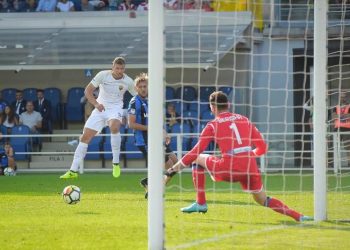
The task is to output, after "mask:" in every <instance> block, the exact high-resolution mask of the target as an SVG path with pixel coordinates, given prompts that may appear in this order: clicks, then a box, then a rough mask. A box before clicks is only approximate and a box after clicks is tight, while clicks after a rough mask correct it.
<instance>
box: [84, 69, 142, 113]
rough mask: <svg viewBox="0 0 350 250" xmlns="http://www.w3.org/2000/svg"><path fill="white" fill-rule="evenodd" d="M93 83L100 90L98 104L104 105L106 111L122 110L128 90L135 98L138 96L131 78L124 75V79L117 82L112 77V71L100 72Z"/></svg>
mask: <svg viewBox="0 0 350 250" xmlns="http://www.w3.org/2000/svg"><path fill="white" fill-rule="evenodd" d="M91 83H92V84H93V85H94V86H95V87H96V88H97V87H99V88H100V93H99V95H98V98H97V102H99V103H101V104H103V105H104V107H105V108H106V109H108V108H115V107H119V108H122V107H123V97H124V94H125V92H126V91H127V90H128V91H129V92H130V94H131V95H133V96H134V95H136V94H137V92H136V90H135V88H134V81H133V80H132V79H131V78H130V77H129V76H127V75H126V74H124V75H123V78H121V79H119V80H116V79H114V77H113V76H112V71H111V70H103V71H100V72H98V73H97V75H96V76H95V77H94V78H93V79H92V81H91Z"/></svg>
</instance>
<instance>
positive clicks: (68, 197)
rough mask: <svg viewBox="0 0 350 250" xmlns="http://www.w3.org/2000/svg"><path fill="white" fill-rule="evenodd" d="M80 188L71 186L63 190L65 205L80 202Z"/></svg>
mask: <svg viewBox="0 0 350 250" xmlns="http://www.w3.org/2000/svg"><path fill="white" fill-rule="evenodd" d="M80 195H81V193H80V188H79V187H77V186H74V185H69V186H67V187H65V188H64V189H63V192H62V197H63V200H64V202H65V203H67V204H69V205H73V204H77V203H78V202H79V201H80Z"/></svg>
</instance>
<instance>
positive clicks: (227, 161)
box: [206, 153, 263, 193]
mask: <svg viewBox="0 0 350 250" xmlns="http://www.w3.org/2000/svg"><path fill="white" fill-rule="evenodd" d="M206 165H207V166H206V168H207V170H208V171H209V173H210V175H211V176H212V178H213V179H214V181H226V182H239V183H240V184H241V186H242V189H243V190H244V191H247V192H250V193H258V192H260V191H262V189H263V183H262V180H261V174H260V171H259V169H258V166H257V164H256V160H255V158H254V157H250V156H249V153H242V154H239V155H237V156H234V157H223V158H219V157H216V156H213V155H210V156H208V158H207V159H206Z"/></svg>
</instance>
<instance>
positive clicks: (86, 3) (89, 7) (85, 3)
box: [81, 0, 94, 11]
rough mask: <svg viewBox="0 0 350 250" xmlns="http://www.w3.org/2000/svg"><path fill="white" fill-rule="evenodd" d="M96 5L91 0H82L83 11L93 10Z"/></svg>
mask: <svg viewBox="0 0 350 250" xmlns="http://www.w3.org/2000/svg"><path fill="white" fill-rule="evenodd" d="M93 10H94V6H93V5H92V4H91V3H90V1H89V0H81V11H93Z"/></svg>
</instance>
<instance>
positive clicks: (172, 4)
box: [163, 0, 181, 10]
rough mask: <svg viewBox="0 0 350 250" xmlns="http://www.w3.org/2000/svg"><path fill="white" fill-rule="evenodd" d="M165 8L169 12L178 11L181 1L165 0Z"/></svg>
mask: <svg viewBox="0 0 350 250" xmlns="http://www.w3.org/2000/svg"><path fill="white" fill-rule="evenodd" d="M180 1H181V0H180ZM163 6H164V8H165V9H168V10H177V9H179V1H178V0H164V2H163Z"/></svg>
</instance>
